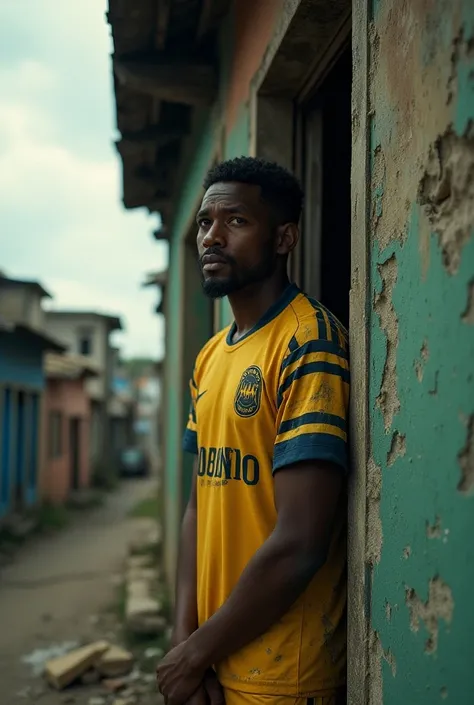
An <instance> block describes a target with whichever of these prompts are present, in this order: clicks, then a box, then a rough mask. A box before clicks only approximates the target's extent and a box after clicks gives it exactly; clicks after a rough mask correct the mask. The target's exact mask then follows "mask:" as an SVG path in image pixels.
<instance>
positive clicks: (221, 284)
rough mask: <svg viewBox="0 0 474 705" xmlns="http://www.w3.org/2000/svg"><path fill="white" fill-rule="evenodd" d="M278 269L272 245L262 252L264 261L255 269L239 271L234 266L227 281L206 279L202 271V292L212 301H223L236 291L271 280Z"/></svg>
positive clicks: (255, 266)
mask: <svg viewBox="0 0 474 705" xmlns="http://www.w3.org/2000/svg"><path fill="white" fill-rule="evenodd" d="M275 268H276V257H275V255H274V254H273V251H272V243H271V242H270V243H269V245H268V247H265V250H264V251H263V252H262V259H261V260H260V262H259V263H258V264H256V265H254V266H253V267H251V268H249V269H245V270H240V271H239V270H238V269H237V268H236V267H235V265H234V266H233V270H234V271H233V274H232V275H231V276H230V277H227V278H226V279H217V278H215V279H213V278H212V277H210V278H209V279H204V276H203V274H202V270H201V282H202V290H203V292H204V294H205V295H206V296H208V297H209V298H210V299H222V298H223V297H224V296H229V294H233V293H235V292H236V291H241V290H242V289H244V288H245V287H247V286H251V285H252V284H258V283H260V282H262V281H264V280H265V279H269V278H270V277H271V276H272V274H273V273H274V271H275Z"/></svg>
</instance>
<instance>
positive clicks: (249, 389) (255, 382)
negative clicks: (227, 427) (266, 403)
mask: <svg viewBox="0 0 474 705" xmlns="http://www.w3.org/2000/svg"><path fill="white" fill-rule="evenodd" d="M262 386H263V377H262V370H261V369H260V367H257V366H256V365H251V366H250V367H247V369H246V370H245V371H244V373H243V374H242V377H241V378H240V382H239V386H238V387H237V392H236V393H235V399H234V409H235V413H236V414H238V415H239V416H242V417H243V418H248V417H249V416H255V414H256V413H257V411H258V410H259V409H260V401H261V399H262Z"/></svg>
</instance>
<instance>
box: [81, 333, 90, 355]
mask: <svg viewBox="0 0 474 705" xmlns="http://www.w3.org/2000/svg"><path fill="white" fill-rule="evenodd" d="M78 348H79V349H78V352H79V354H80V355H92V333H91V332H90V331H80V333H79V345H78Z"/></svg>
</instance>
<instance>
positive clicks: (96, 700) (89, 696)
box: [22, 640, 162, 705]
mask: <svg viewBox="0 0 474 705" xmlns="http://www.w3.org/2000/svg"><path fill="white" fill-rule="evenodd" d="M68 647H69V650H68ZM147 651H148V652H149V655H151V653H153V655H154V656H156V657H159V656H160V655H162V652H161V651H160V649H157V648H153V649H148V650H147ZM45 656H49V660H47V661H46V662H45V661H44V658H45ZM27 660H28V663H29V664H30V665H32V666H34V668H35V673H36V674H37V675H39V672H38V666H39V665H41V666H42V675H43V676H44V679H45V681H46V683H45V685H44V687H46V688H47V687H48V686H49V687H50V688H52V689H54V690H57V691H61V692H63V693H64V695H63V700H62V702H63V703H68V704H70V705H77V704H78V703H79V701H80V702H81V703H82V702H85V703H87V705H138V704H139V703H149V702H152V701H151V700H148V699H146V698H147V697H148V698H156V695H157V690H156V681H155V675H154V673H152V672H148V671H147V672H144V671H142V670H141V669H140V666H139V665H138V663H137V659H136V658H135V657H134V655H133V654H132V653H131V652H130V651H127V650H126V649H124V648H123V647H121V646H118V645H117V644H113V643H110V642H107V641H105V640H101V641H96V642H93V643H90V644H85V645H82V646H79V647H78V646H77V644H74V643H72V642H69V643H64V644H61V645H59V646H53V647H50V648H49V649H44V650H42V651H40V650H38V651H37V652H35V653H34V654H33V655H30V657H27ZM156 660H158V658H157V659H156ZM145 662H146V659H145V661H144V664H143V665H142V668H145V669H147V668H148V666H147V664H146V663H145ZM155 663H156V662H154V663H153V670H154V665H155ZM150 665H151V664H150ZM42 692H43V693H44V692H45V691H44V690H43V691H42ZM28 694H29V695H30V694H31V693H30V688H28ZM22 695H24V697H25V698H26V690H25V693H24V694H23V693H22ZM84 697H85V698H86V700H83V698H84ZM143 698H145V700H143ZM153 702H155V700H154V699H153Z"/></svg>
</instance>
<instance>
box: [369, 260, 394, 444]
mask: <svg viewBox="0 0 474 705" xmlns="http://www.w3.org/2000/svg"><path fill="white" fill-rule="evenodd" d="M378 271H379V274H380V278H381V279H382V290H381V291H380V293H378V294H376V296H375V301H374V310H375V312H376V314H377V315H378V317H379V319H380V328H381V329H382V330H383V332H384V333H385V336H386V339H387V352H386V357H385V365H384V369H383V375H382V384H381V387H380V393H379V395H378V397H377V405H378V406H379V408H380V410H381V412H382V416H383V420H384V426H385V431H386V432H387V433H388V431H389V430H390V428H391V426H392V423H393V418H394V416H395V415H396V414H397V413H398V411H399V410H400V400H399V398H398V391H397V346H398V317H397V314H396V312H395V308H394V306H393V302H392V296H393V290H394V287H395V284H396V281H397V273H398V265H397V259H396V257H395V254H393V255H391V257H389V258H388V259H387V260H385V262H383V263H382V264H379V265H378Z"/></svg>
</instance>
